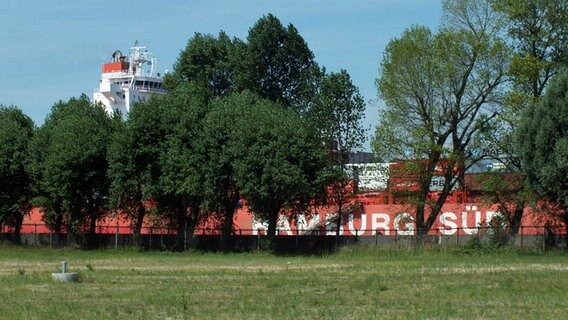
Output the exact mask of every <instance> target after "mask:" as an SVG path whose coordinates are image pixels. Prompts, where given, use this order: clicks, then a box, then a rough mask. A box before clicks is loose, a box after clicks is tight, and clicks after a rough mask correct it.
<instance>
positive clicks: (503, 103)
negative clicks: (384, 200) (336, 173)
mask: <svg viewBox="0 0 568 320" xmlns="http://www.w3.org/2000/svg"><path fill="white" fill-rule="evenodd" d="M442 5H443V9H444V18H443V22H442V25H441V27H440V28H439V30H437V31H435V32H434V31H432V30H430V29H429V28H427V27H423V26H412V27H410V28H409V29H407V30H406V31H405V32H404V33H403V34H402V35H401V36H400V37H399V38H396V39H393V40H392V41H391V42H390V43H389V44H388V46H387V47H386V50H385V53H384V56H383V58H382V62H381V68H380V76H379V78H378V79H377V82H376V84H377V88H378V92H379V96H380V97H381V98H382V100H383V101H384V102H385V105H386V107H385V108H384V109H383V110H381V112H380V115H379V124H378V126H377V129H376V134H375V137H374V139H373V141H372V145H373V148H374V150H375V152H376V154H377V155H380V156H382V157H383V159H386V160H390V159H393V158H402V159H423V160H424V161H422V162H419V163H418V166H417V168H414V170H415V171H416V175H417V176H418V181H419V183H420V186H421V187H420V191H419V192H418V193H417V194H415V200H416V204H417V205H416V207H417V209H416V224H417V229H418V230H421V231H422V232H428V230H429V229H430V228H431V226H432V225H433V223H434V222H435V220H436V218H437V216H438V213H439V212H440V210H441V208H442V205H443V204H444V202H445V200H446V197H447V196H448V194H449V193H450V192H451V190H453V189H454V188H456V187H460V186H463V185H464V183H463V182H464V181H463V180H464V175H463V174H464V173H465V172H466V171H467V170H468V169H470V168H471V167H472V166H474V165H476V164H477V163H478V162H479V161H480V160H482V159H487V158H492V159H494V160H496V161H501V162H502V163H503V164H504V165H505V167H506V168H507V169H506V171H508V172H509V173H510V174H508V175H506V176H504V175H503V174H498V175H493V176H491V175H490V176H485V177H484V178H483V180H484V188H485V192H486V194H488V195H490V198H491V201H493V202H496V203H498V204H499V207H500V208H499V209H500V211H501V212H502V213H503V214H504V215H505V217H506V220H507V221H506V224H507V227H508V229H509V231H510V232H511V233H517V231H518V229H519V226H520V223H521V219H522V215H523V211H524V209H525V207H526V206H527V205H528V204H529V203H535V202H540V203H542V201H541V200H542V199H543V198H542V197H543V196H544V197H545V198H547V199H548V200H551V201H552V202H555V203H560V204H561V205H562V206H563V208H564V209H566V208H568V200H567V199H568V197H566V196H565V194H566V192H567V191H566V190H568V189H567V188H566V182H567V179H566V175H563V174H564V173H565V166H566V164H567V163H568V157H567V156H566V153H565V146H564V142H562V141H564V139H566V134H565V131H564V129H563V128H564V125H563V122H561V121H562V120H561V119H563V118H564V117H565V115H564V114H566V111H565V110H566V109H565V108H566V107H568V105H567V104H566V100H565V98H563V96H562V94H566V90H565V84H562V83H563V82H565V81H566V80H565V78H563V77H559V79H558V83H557V84H556V86H554V87H551V88H550V90H549V91H550V92H547V94H548V97H547V98H545V99H543V98H542V96H543V94H544V93H545V89H546V88H547V87H548V86H549V83H550V82H551V79H553V78H555V77H556V76H557V75H558V74H562V73H564V72H566V70H567V66H568V23H566V21H568V1H566V0H520V1H519V0H475V1H473V0H443V1H442ZM563 90H564V91H563ZM553 105H554V106H556V107H553ZM537 110H540V111H537ZM539 112H543V113H547V114H548V115H547V116H544V115H543V114H541V113H539ZM563 113H564V114H563ZM440 168H441V169H442V173H441V174H442V175H443V176H444V177H445V183H444V187H443V190H442V191H441V193H440V197H439V198H437V200H435V201H429V198H428V192H429V185H430V182H431V180H432V177H433V176H434V174H435V172H436V171H437V170H440ZM504 178H505V179H504ZM527 178H528V179H527ZM426 212H430V214H425V213H426ZM563 212H566V210H563ZM563 217H564V219H565V221H566V222H568V215H566V213H564V214H563Z"/></svg>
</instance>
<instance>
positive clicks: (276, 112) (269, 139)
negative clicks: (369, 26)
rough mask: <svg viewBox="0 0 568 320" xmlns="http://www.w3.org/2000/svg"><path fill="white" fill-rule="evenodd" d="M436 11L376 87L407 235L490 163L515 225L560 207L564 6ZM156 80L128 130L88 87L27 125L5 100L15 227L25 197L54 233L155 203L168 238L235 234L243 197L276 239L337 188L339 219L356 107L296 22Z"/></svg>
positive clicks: (448, 0)
mask: <svg viewBox="0 0 568 320" xmlns="http://www.w3.org/2000/svg"><path fill="white" fill-rule="evenodd" d="M442 5H443V8H444V17H443V21H442V25H441V27H440V28H439V29H438V30H436V31H432V30H430V29H428V28H426V27H422V26H412V27H410V28H409V29H407V30H406V31H405V32H404V33H403V34H402V35H401V36H400V37H399V38H396V39H393V40H392V41H391V42H390V43H389V44H388V46H387V47H386V49H385V52H384V56H383V58H382V61H381V68H380V74H379V78H378V79H377V82H376V84H377V88H378V92H379V96H380V98H381V99H382V101H383V102H384V104H385V107H384V108H382V110H381V111H380V113H379V121H378V125H377V129H376V134H375V137H374V139H373V142H372V145H373V148H374V151H375V153H376V155H377V156H378V157H379V158H380V159H382V160H384V161H391V160H394V159H410V160H417V159H419V160H420V161H414V163H415V164H416V166H415V168H412V170H415V171H416V172H414V173H415V174H416V176H417V177H418V178H417V179H418V181H419V182H420V189H419V191H418V192H416V193H415V194H414V195H413V196H414V200H415V201H416V224H417V229H418V230H419V231H420V232H423V233H426V232H428V230H429V229H430V228H431V226H432V225H433V224H434V222H435V220H436V218H437V216H438V213H439V212H440V210H441V208H442V205H443V204H444V202H445V200H446V198H447V196H448V195H449V194H450V192H452V190H454V189H455V188H456V187H460V186H463V185H464V173H465V172H466V171H467V170H468V169H469V168H471V167H472V166H474V165H475V164H476V163H478V162H479V161H480V160H482V159H486V158H493V159H495V160H497V161H501V162H502V163H503V164H504V165H505V166H506V168H507V171H508V172H509V173H510V174H508V175H505V176H504V175H496V176H488V177H485V178H484V185H485V188H486V193H487V194H488V195H490V196H491V200H492V201H494V202H496V203H498V204H499V206H500V211H501V212H502V213H503V214H505V216H506V218H507V221H506V222H507V225H508V229H509V231H510V232H511V233H516V232H517V230H518V228H519V225H520V222H521V219H522V215H523V211H524V209H525V208H526V206H527V205H528V204H529V203H531V202H533V201H536V200H541V199H543V198H544V199H547V200H550V201H551V202H553V203H556V204H558V205H560V207H561V208H563V209H564V210H563V211H562V212H566V210H565V209H566V208H567V207H568V195H567V194H568V193H567V191H566V190H568V188H566V186H565V184H566V178H565V177H566V172H565V171H566V167H567V165H566V164H567V163H568V156H567V154H568V152H566V150H567V147H566V143H565V141H564V140H565V139H566V138H565V137H566V134H565V131H564V127H565V125H564V124H565V122H564V121H565V120H564V118H565V116H564V113H563V111H564V108H565V106H566V101H565V99H566V98H565V96H566V92H567V85H566V81H567V80H566V77H565V76H560V75H561V74H563V73H564V72H565V71H566V66H567V65H568V64H567V63H568V54H567V52H568V51H567V49H568V39H567V36H566V35H567V34H568V24H566V22H565V21H568V20H567V18H568V0H522V1H516V0H511V1H495V0H475V1H474V0H443V1H442ZM552 79H555V81H556V83H555V84H553V85H550V86H549V83H550V82H551V81H552ZM165 83H166V86H167V88H168V90H169V91H168V94H167V95H164V96H157V97H154V98H152V99H150V100H149V101H147V102H144V103H140V104H137V105H136V106H135V107H134V108H133V109H132V111H131V113H130V114H129V115H128V120H127V121H125V122H123V121H122V120H121V117H120V116H117V117H108V116H107V115H106V114H105V113H104V112H103V111H102V109H101V108H93V107H92V105H91V103H90V101H89V100H88V99H87V98H86V97H84V96H82V97H80V98H73V99H71V100H69V101H67V102H59V103H57V104H55V106H54V107H53V109H52V112H51V113H50V115H49V116H48V118H47V119H46V121H45V123H44V124H43V125H42V126H41V127H40V128H38V129H36V128H35V127H34V125H33V123H32V121H31V120H30V119H29V118H28V117H27V116H25V115H23V114H22V113H21V111H19V110H18V109H16V108H14V107H3V108H2V109H0V120H1V126H0V130H2V131H1V132H0V133H1V135H0V139H1V140H0V142H1V145H0V147H1V148H2V150H1V151H2V152H1V153H0V175H1V176H0V179H1V181H2V185H1V186H0V197H1V199H0V200H1V203H0V206H1V207H0V223H2V224H11V225H13V226H16V227H18V226H19V225H21V221H22V217H23V214H24V213H26V212H28V211H29V208H30V206H31V204H35V205H40V206H41V207H42V208H43V209H44V211H45V213H46V214H45V219H46V222H48V223H49V224H50V225H51V226H52V227H53V228H54V230H55V231H59V230H61V227H63V226H65V227H67V228H68V229H69V230H71V231H73V230H78V229H79V228H87V229H89V230H90V231H91V232H94V226H95V222H96V220H97V219H99V218H100V217H101V216H103V215H105V214H109V213H111V212H122V213H123V214H126V215H129V216H130V217H131V218H132V219H133V221H135V222H136V227H135V233H136V234H139V232H140V228H141V226H142V221H143V220H144V218H145V216H146V210H147V208H148V206H147V203H148V201H153V202H154V203H155V204H156V205H155V206H153V207H154V208H156V211H157V213H158V214H159V215H160V217H161V218H162V219H163V218H166V219H163V220H167V221H170V222H171V223H172V224H173V225H175V226H177V227H178V228H179V230H180V232H178V234H179V235H182V234H183V232H181V231H182V230H183V229H185V228H186V227H191V226H194V225H195V224H196V223H197V221H198V220H199V219H200V218H202V217H205V216H207V217H217V218H218V220H219V222H220V223H221V224H223V226H224V227H223V230H224V232H225V233H229V232H230V231H231V227H232V221H233V219H232V218H233V213H234V212H235V209H236V207H237V205H238V199H240V198H242V197H244V198H246V199H247V201H248V204H249V206H250V207H251V208H252V209H253V211H254V212H255V214H257V215H258V216H259V217H261V218H265V219H267V220H268V221H269V231H268V234H269V235H274V230H275V228H276V219H277V216H278V213H279V212H280V211H281V210H282V209H283V208H288V209H289V210H291V211H292V212H293V211H294V210H296V209H297V210H306V207H307V206H309V205H310V204H314V203H317V201H319V200H322V198H323V197H325V196H327V197H329V196H332V197H334V200H335V203H336V204H337V207H338V209H339V211H340V213H341V208H342V204H343V203H346V202H347V201H348V199H347V198H346V196H345V194H344V190H345V186H346V185H347V183H348V179H347V177H346V176H345V174H344V172H345V171H344V170H343V169H344V166H345V164H346V162H347V161H348V155H349V153H350V152H351V151H353V150H356V149H357V148H359V147H361V145H362V143H363V141H364V130H363V128H362V127H361V123H360V120H361V118H362V115H363V110H364V102H363V99H362V97H361V96H360V94H359V92H358V90H357V88H356V87H355V86H354V85H353V84H352V82H351V80H350V77H349V75H348V74H347V72H345V71H340V72H338V73H327V72H326V70H325V69H324V68H322V67H320V66H318V65H317V63H316V62H315V60H314V56H313V53H312V52H311V51H310V50H309V48H308V45H307V44H306V42H305V41H304V40H303V38H302V37H301V36H300V35H299V33H298V31H297V30H296V29H295V28H294V26H293V25H289V26H287V27H285V26H283V25H282V24H281V23H280V21H279V20H278V19H277V18H276V17H274V16H272V15H267V16H264V17H262V18H261V19H260V20H258V22H257V23H256V24H255V25H254V26H253V27H252V28H251V29H250V30H249V34H248V37H247V39H246V41H244V40H241V39H237V38H233V39H231V38H229V37H228V36H227V35H226V34H225V33H224V32H220V33H219V34H218V35H217V36H214V35H202V34H199V33H198V34H195V35H194V36H193V37H192V38H191V39H190V40H189V41H188V44H187V46H186V48H185V49H184V50H182V52H181V54H180V56H179V58H178V61H177V63H176V65H175V67H174V72H173V73H172V74H169V75H168V76H167V77H166V79H165ZM553 83H554V82H553ZM548 87H550V88H549V89H548V91H545V89H546V88H548ZM545 92H546V93H545ZM330 146H334V147H330ZM440 172H441V174H442V175H443V176H444V178H445V179H444V186H443V189H442V191H441V192H440V194H439V197H437V198H435V200H432V199H433V198H431V197H429V185H430V182H431V180H432V178H433V176H434V175H435V174H440ZM330 186H331V188H329V187H330ZM326 187H327V188H326ZM326 189H327V190H326ZM324 190H326V191H325V192H324ZM535 199H536V200H535ZM117 209H120V210H117ZM339 217H340V219H338V221H337V223H338V225H339V224H341V214H339ZM563 217H564V218H565V219H566V220H565V221H567V222H568V215H566V214H564V215H563ZM227 238H228V237H225V239H227Z"/></svg>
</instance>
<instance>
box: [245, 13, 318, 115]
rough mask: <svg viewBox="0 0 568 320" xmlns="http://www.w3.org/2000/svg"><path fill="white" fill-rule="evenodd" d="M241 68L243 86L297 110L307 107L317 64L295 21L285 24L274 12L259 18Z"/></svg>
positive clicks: (251, 29)
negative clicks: (293, 23) (294, 23)
mask: <svg viewBox="0 0 568 320" xmlns="http://www.w3.org/2000/svg"><path fill="white" fill-rule="evenodd" d="M241 68H242V69H241V72H242V80H241V82H240V87H241V89H248V90H250V91H252V92H254V93H256V94H258V95H259V96H260V97H262V98H266V99H268V100H271V101H275V102H278V103H280V104H281V105H283V106H286V107H292V108H293V109H295V110H296V111H303V110H305V109H306V107H307V106H306V100H305V99H304V98H306V94H308V96H309V92H310V89H311V88H312V87H311V86H312V84H313V83H312V81H313V76H314V75H317V70H314V69H317V66H316V64H315V62H314V55H313V53H312V51H311V50H310V49H309V48H308V44H307V43H306V42H305V40H304V39H303V38H302V37H301V36H300V34H299V32H298V30H297V29H296V28H295V27H294V26H293V25H292V24H289V25H288V26H287V27H284V26H283V25H282V23H281V22H280V20H279V19H278V18H276V17H275V16H274V15H272V14H268V15H265V16H263V17H262V18H261V19H259V20H258V21H257V22H256V23H255V24H254V26H253V27H252V28H250V30H249V33H248V36H247V45H246V51H245V54H244V56H243V61H242V67H241Z"/></svg>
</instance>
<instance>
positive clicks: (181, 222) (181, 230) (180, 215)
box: [173, 197, 188, 251]
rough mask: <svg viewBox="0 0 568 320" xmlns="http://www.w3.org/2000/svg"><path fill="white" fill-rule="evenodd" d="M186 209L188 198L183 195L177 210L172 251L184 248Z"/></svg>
mask: <svg viewBox="0 0 568 320" xmlns="http://www.w3.org/2000/svg"><path fill="white" fill-rule="evenodd" d="M187 209H188V200H187V199H185V197H183V198H182V199H181V201H180V205H179V207H178V210H177V221H176V222H177V232H176V242H175V245H174V248H173V250H174V251H183V250H184V249H185V235H186V230H185V229H186V227H187Z"/></svg>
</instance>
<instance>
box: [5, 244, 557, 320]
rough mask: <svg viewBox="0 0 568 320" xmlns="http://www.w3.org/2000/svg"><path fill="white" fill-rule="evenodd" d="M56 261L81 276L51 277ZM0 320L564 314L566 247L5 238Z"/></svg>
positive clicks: (57, 265) (534, 316) (544, 316)
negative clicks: (208, 246)
mask: <svg viewBox="0 0 568 320" xmlns="http://www.w3.org/2000/svg"><path fill="white" fill-rule="evenodd" d="M61 261H67V262H68V268H69V271H70V272H78V273H79V275H80V281H79V282H77V283H57V282H54V281H53V279H52V277H51V273H52V272H59V270H60V263H61ZM0 283H1V285H0V319H162V320H167V319H379V318H385V319H391V318H397V319H424V318H429V319H490V318H491V319H537V318H538V319H558V318H563V317H565V316H566V314H567V313H568V299H567V297H568V293H567V288H568V255H567V254H566V253H565V252H549V253H536V252H527V251H523V252H520V251H517V250H499V251H496V252H493V251H492V252H485V253H484V252H481V251H467V250H463V249H451V248H448V249H427V250H425V249H404V248H398V249H394V248H393V249H377V248H367V247H362V246H353V247H346V248H343V249H342V250H341V251H339V252H337V253H334V254H326V255H318V256H277V255H273V254H269V253H239V254H223V253H200V252H183V253H172V252H140V251H137V250H117V251H115V250H108V251H81V250H71V249H45V248H44V249H40V248H20V247H1V246H0Z"/></svg>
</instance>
